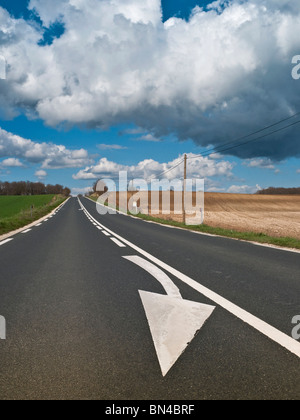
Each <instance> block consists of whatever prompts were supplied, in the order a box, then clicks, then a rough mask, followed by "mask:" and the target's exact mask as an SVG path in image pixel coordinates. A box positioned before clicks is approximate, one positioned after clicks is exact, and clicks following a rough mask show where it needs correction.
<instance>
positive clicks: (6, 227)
mask: <svg viewBox="0 0 300 420" xmlns="http://www.w3.org/2000/svg"><path fill="white" fill-rule="evenodd" d="M64 200H65V197H62V196H57V195H53V194H51V195H34V196H0V235H2V234H4V233H7V232H10V231H12V230H15V229H19V228H21V227H23V226H26V225H27V224H30V223H32V222H34V221H35V220H37V219H39V218H41V217H43V216H46V215H47V214H48V213H50V212H51V211H52V210H53V209H55V208H56V207H57V206H59V205H60V204H61V203H62V202H63V201H64ZM31 206H33V208H32V210H31Z"/></svg>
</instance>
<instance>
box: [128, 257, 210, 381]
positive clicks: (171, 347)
mask: <svg viewBox="0 0 300 420" xmlns="http://www.w3.org/2000/svg"><path fill="white" fill-rule="evenodd" d="M123 258H124V259H126V260H128V261H131V262H132V263H134V264H136V265H137V266H139V267H141V268H143V269H144V270H145V271H147V272H148V273H149V274H151V275H152V276H153V277H154V278H155V279H156V280H157V281H158V282H159V283H160V284H161V285H162V286H163V288H164V289H165V291H166V293H167V295H168V296H165V295H159V294H157V293H150V292H144V291H142V290H139V294H140V297H141V300H142V303H143V306H144V310H145V313H146V317H147V320H148V324H149V327H150V331H151V335H152V339H153V343H154V346H155V350H156V354H157V357H158V360H159V364H160V368H161V372H162V374H163V376H166V375H167V373H168V372H169V370H170V369H171V368H172V367H173V365H174V364H175V363H176V362H177V360H178V359H179V358H180V356H181V355H182V354H183V352H184V351H185V350H186V348H187V347H188V345H189V344H190V343H191V342H192V340H193V339H194V338H195V336H196V335H197V334H198V332H199V331H200V329H201V328H202V327H203V325H204V324H205V322H206V321H207V320H208V318H209V317H210V316H211V315H212V313H213V311H214V310H215V306H211V305H204V304H201V303H197V302H190V301H187V300H183V298H182V296H181V294H180V291H179V289H178V288H177V287H176V286H175V284H174V283H173V282H172V280H171V279H170V278H169V277H168V276H167V275H166V274H165V273H164V272H163V271H162V270H160V269H159V268H158V267H156V266H155V265H154V264H152V263H150V262H149V261H146V260H144V259H143V258H141V257H138V256H130V257H123Z"/></svg>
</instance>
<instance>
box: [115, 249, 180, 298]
mask: <svg viewBox="0 0 300 420" xmlns="http://www.w3.org/2000/svg"><path fill="white" fill-rule="evenodd" d="M123 258H124V259H125V260H128V261H131V262H132V263H134V264H136V265H137V266H139V267H141V268H143V269H144V270H145V271H147V272H148V273H149V274H151V275H152V276H153V277H154V278H155V279H156V280H157V281H158V282H159V283H160V284H161V285H162V287H163V288H164V289H165V291H166V293H167V295H169V296H171V297H174V298H177V299H182V297H181V294H180V291H179V289H178V287H176V286H175V284H174V283H173V282H172V280H171V279H170V278H169V277H168V276H167V275H166V274H165V273H164V272H163V271H162V270H160V269H159V268H158V267H156V265H154V264H152V263H150V262H149V261H146V260H144V258H141V257H138V256H136V255H134V256H132V257H123Z"/></svg>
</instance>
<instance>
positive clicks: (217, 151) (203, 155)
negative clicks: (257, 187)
mask: <svg viewBox="0 0 300 420" xmlns="http://www.w3.org/2000/svg"><path fill="white" fill-rule="evenodd" d="M298 115H300V112H297V113H296V114H294V115H292V116H291V117H288V118H284V119H283V120H280V121H278V122H276V123H274V124H271V125H269V126H267V127H264V128H262V129H260V130H258V131H255V132H254V133H251V134H248V135H246V136H243V137H240V138H238V139H236V140H234V141H231V142H228V143H224V144H222V145H220V146H216V147H214V148H212V149H210V150H207V151H206V152H204V153H202V154H200V155H197V156H193V157H190V158H189V159H190V160H191V159H196V158H198V157H206V156H210V155H211V154H213V153H222V152H226V151H228V150H232V149H234V148H235V147H240V146H242V145H244V144H248V143H250V142H252V141H257V140H260V139H262V138H264V137H267V136H269V135H271V134H274V133H278V132H280V131H283V130H285V129H287V128H289V127H292V126H293V125H296V124H298V122H296V123H293V124H290V125H288V126H286V127H283V128H282V129H280V130H276V131H272V132H270V133H268V134H266V135H264V136H262V137H258V138H256V139H253V140H250V141H249V142H245V143H240V144H237V145H235V143H237V142H239V141H241V140H245V139H247V138H249V137H253V136H255V135H256V134H259V133H262V132H263V131H266V130H269V129H270V128H273V127H276V126H277V125H279V124H282V123H284V122H286V121H289V120H291V119H293V118H295V117H296V116H298ZM230 145H232V147H228V148H225V149H223V147H225V146H230ZM219 149H221V150H219Z"/></svg>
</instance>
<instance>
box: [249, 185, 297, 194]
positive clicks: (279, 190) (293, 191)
mask: <svg viewBox="0 0 300 420" xmlns="http://www.w3.org/2000/svg"><path fill="white" fill-rule="evenodd" d="M257 194H259V195H300V188H274V187H270V188H267V189H265V190H260V191H258V192H257Z"/></svg>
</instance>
